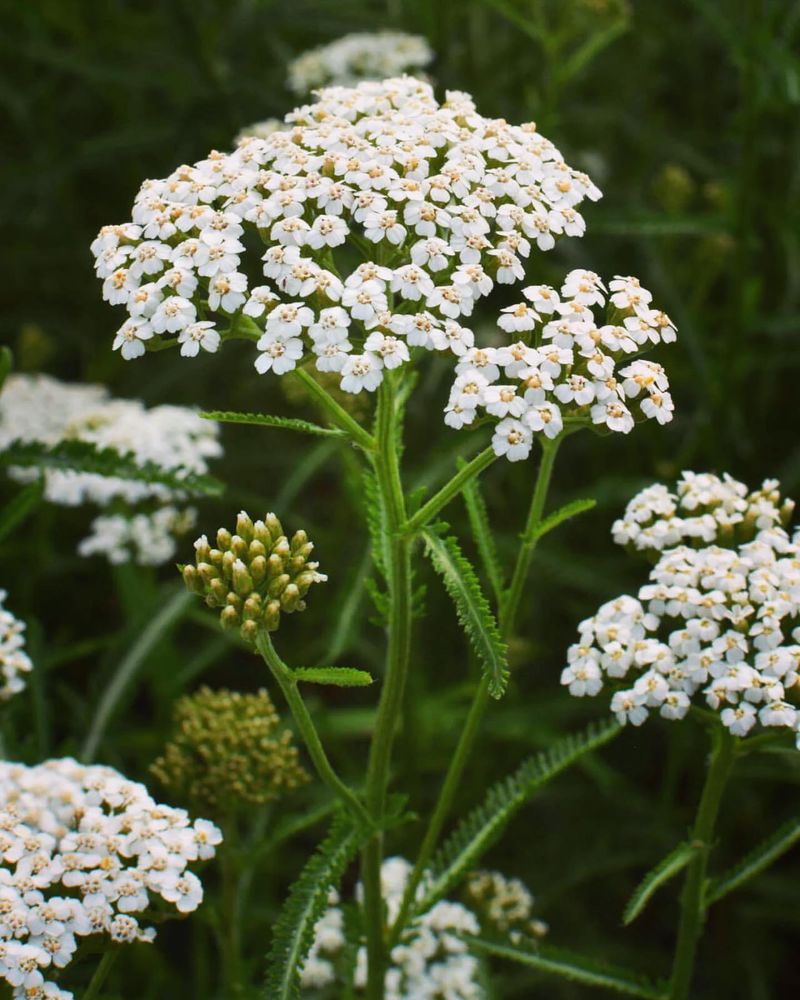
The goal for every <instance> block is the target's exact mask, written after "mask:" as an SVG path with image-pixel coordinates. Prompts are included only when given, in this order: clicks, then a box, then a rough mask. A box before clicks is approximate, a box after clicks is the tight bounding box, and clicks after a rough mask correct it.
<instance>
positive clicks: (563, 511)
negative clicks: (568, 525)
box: [533, 499, 597, 538]
mask: <svg viewBox="0 0 800 1000" xmlns="http://www.w3.org/2000/svg"><path fill="white" fill-rule="evenodd" d="M596 506H597V501H596V500H592V499H586V500H573V501H572V502H571V503H567V504H564V506H563V507H559V508H558V510H554V511H553V513H552V514H548V516H547V517H546V518H545V519H544V520H543V521H542V522H541V524H540V525H539V526H538V528H537V529H536V531H534V533H533V537H534V538H541V537H542V536H543V535H546V534H548V533H549V532H551V531H552V530H553V528H557V527H558V526H559V524H563V523H564V521H568V520H569V519H570V518H572V517H577V516H578V514H583V513H584V511H587V510H591V509H592V508H593V507H596Z"/></svg>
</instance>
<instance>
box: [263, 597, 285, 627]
mask: <svg viewBox="0 0 800 1000" xmlns="http://www.w3.org/2000/svg"><path fill="white" fill-rule="evenodd" d="M280 620H281V603H280V601H270V602H269V604H268V605H267V606H266V608H264V625H265V626H266V627H267V629H268V630H269V631H270V632H274V631H275V629H277V627H278V625H279V624H280Z"/></svg>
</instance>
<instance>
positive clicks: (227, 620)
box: [219, 605, 241, 631]
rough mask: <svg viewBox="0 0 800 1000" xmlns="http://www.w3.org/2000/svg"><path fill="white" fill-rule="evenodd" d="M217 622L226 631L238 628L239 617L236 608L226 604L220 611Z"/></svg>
mask: <svg viewBox="0 0 800 1000" xmlns="http://www.w3.org/2000/svg"><path fill="white" fill-rule="evenodd" d="M219 622H220V625H222V627H223V628H224V629H225V630H226V631H228V630H230V629H234V628H238V627H239V625H240V623H241V618H240V617H239V612H238V611H237V610H236V608H232V607H231V606H230V605H228V606H227V607H225V608H223V609H222V611H220V614H219Z"/></svg>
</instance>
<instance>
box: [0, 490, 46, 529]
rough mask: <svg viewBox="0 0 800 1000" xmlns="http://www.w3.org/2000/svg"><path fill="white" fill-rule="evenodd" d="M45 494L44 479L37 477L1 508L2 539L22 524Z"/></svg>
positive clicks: (0, 525)
mask: <svg viewBox="0 0 800 1000" xmlns="http://www.w3.org/2000/svg"><path fill="white" fill-rule="evenodd" d="M43 496H44V480H43V479H37V480H36V482H35V483H29V484H28V485H27V486H26V487H25V488H24V489H21V490H20V491H19V492H18V493H17V494H16V496H14V497H12V499H11V500H9V502H8V503H7V504H6V505H5V507H3V509H2V510H0V541H2V540H3V539H4V538H5V537H6V536H7V535H10V534H11V532H12V531H13V530H14V529H15V528H16V527H17V525H19V524H21V523H22V522H23V521H24V520H25V518H26V517H27V516H28V514H30V512H31V511H32V510H33V509H34V507H35V506H36V505H37V504H38V503H39V502H40V501H41V499H42V497H43Z"/></svg>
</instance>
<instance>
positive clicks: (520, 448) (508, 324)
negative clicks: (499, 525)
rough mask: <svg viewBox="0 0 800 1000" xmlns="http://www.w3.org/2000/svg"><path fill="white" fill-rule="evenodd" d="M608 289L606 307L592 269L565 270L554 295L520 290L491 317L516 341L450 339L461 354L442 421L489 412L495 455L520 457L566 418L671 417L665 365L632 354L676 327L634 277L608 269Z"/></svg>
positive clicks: (626, 422)
mask: <svg viewBox="0 0 800 1000" xmlns="http://www.w3.org/2000/svg"><path fill="white" fill-rule="evenodd" d="M609 288H610V292H611V296H610V301H609V304H608V308H607V309H606V297H607V294H608V293H607V290H606V287H605V285H604V284H603V282H602V280H601V279H600V278H599V277H598V276H597V275H596V274H594V273H593V272H591V271H584V270H575V271H571V272H570V273H569V274H568V275H567V277H566V280H565V281H564V284H563V286H562V288H561V292H560V294H559V292H557V291H556V290H555V289H553V288H550V287H549V286H546V285H532V286H530V287H528V288H524V289H523V291H522V293H523V295H524V296H525V298H526V299H527V301H526V302H521V303H519V304H518V305H511V306H508V307H506V308H505V309H503V310H502V312H501V316H500V320H499V326H500V328H501V329H502V330H503V331H504V332H505V333H506V334H508V335H510V336H512V337H517V341H516V343H513V344H511V345H510V346H504V347H475V346H471V345H470V346H468V345H466V344H462V345H460V346H459V347H455V346H454V348H453V349H454V350H456V351H457V353H459V354H460V357H459V360H458V363H457V365H456V377H455V381H454V382H453V386H452V389H451V391H450V399H449V402H448V405H447V408H446V410H445V423H447V424H449V426H451V427H456V428H459V427H463V426H464V425H465V424H471V423H473V421H474V420H475V419H476V417H480V416H484V415H488V416H490V417H492V418H494V420H495V421H496V425H495V430H494V437H493V439H492V446H493V448H494V450H495V453H496V454H497V455H505V456H506V458H507V459H508V460H509V461H511V462H518V461H521V460H523V459H525V458H527V457H528V455H529V454H530V451H531V447H532V444H533V439H534V436H535V435H537V434H543V435H544V436H545V437H547V438H555V437H557V436H558V435H559V434H560V433H561V431H562V430H563V429H564V425H565V423H573V424H574V423H579V422H580V423H586V424H592V425H594V426H596V427H598V428H600V429H604V430H608V431H616V432H620V433H623V434H627V433H628V432H629V431H631V430H632V429H633V427H634V424H635V423H636V420H637V417H638V418H639V419H650V420H657V421H658V423H660V424H664V423H667V422H668V421H670V420H671V419H672V412H673V408H674V407H673V404H672V397H671V396H670V393H669V381H668V379H667V375H666V372H665V371H664V369H663V368H662V367H661V365H659V364H656V363H655V362H653V361H645V360H642V359H641V358H638V355H639V354H641V353H642V352H643V351H645V350H647V349H648V348H649V347H651V346H654V345H656V344H659V343H662V342H664V343H671V342H672V341H674V340H675V328H674V326H673V324H672V322H671V321H670V319H669V317H668V316H667V315H666V314H665V313H663V312H660V311H658V310H657V309H655V308H653V306H652V295H651V293H650V292H649V291H647V289H645V288H643V287H642V286H641V285H640V284H639V281H638V280H637V279H636V278H630V277H628V278H624V277H616V278H614V279H613V281H611V282H610V285H609ZM596 311H600V316H599V317H598V316H596V315H595V313H596ZM634 355H636V356H637V357H636V359H635V360H634V359H633V356H634ZM623 362H626V363H625V364H624V365H622V363H623ZM620 365H622V367H620ZM634 403H635V404H636V405H635V406H634Z"/></svg>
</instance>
